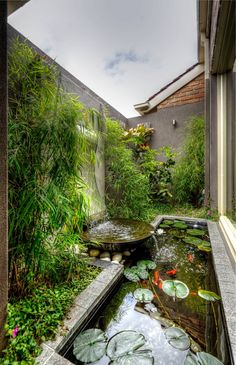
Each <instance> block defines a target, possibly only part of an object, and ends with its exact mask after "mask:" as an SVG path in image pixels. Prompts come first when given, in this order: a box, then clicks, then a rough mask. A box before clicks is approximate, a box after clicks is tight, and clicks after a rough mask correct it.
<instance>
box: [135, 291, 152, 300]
mask: <svg viewBox="0 0 236 365" xmlns="http://www.w3.org/2000/svg"><path fill="white" fill-rule="evenodd" d="M134 298H135V299H136V300H137V301H138V302H141V303H150V302H151V301H152V300H153V298H154V295H153V292H152V291H151V290H149V289H143V288H139V289H136V290H135V292H134Z"/></svg>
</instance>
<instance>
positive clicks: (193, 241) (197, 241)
mask: <svg viewBox="0 0 236 365" xmlns="http://www.w3.org/2000/svg"><path fill="white" fill-rule="evenodd" d="M183 241H184V242H185V243H188V244H189V245H194V246H198V245H201V244H202V242H206V241H203V240H201V239H200V238H197V237H193V236H189V237H188V236H187V237H185V238H184V239H183Z"/></svg>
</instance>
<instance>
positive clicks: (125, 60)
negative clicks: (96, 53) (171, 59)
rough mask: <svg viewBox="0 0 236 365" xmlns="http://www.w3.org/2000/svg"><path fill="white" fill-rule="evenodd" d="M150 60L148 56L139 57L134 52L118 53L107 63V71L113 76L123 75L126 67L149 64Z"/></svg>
mask: <svg viewBox="0 0 236 365" xmlns="http://www.w3.org/2000/svg"><path fill="white" fill-rule="evenodd" d="M147 62H149V58H148V56H147V55H139V54H138V53H136V52H135V51H134V50H129V51H123V52H116V53H115V54H114V56H113V57H111V58H110V59H109V60H107V61H106V63H105V67H104V68H105V71H106V72H107V73H108V74H109V75H111V76H116V75H123V74H124V73H125V66H126V65H127V64H130V63H138V64H140V63H147Z"/></svg>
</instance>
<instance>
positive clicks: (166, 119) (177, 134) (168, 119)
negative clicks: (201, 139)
mask: <svg viewBox="0 0 236 365" xmlns="http://www.w3.org/2000/svg"><path fill="white" fill-rule="evenodd" d="M195 115H201V116H203V115H204V103H203V102H199V103H195V104H185V105H178V106H174V107H171V108H164V109H160V110H159V111H157V112H155V113H151V114H148V115H144V116H140V117H135V118H130V119H128V127H129V128H133V127H135V126H136V125H137V124H139V123H150V124H151V127H152V128H155V133H154V134H153V136H152V140H151V148H156V149H157V148H160V147H162V146H166V145H168V146H171V147H172V148H173V149H174V151H176V152H180V151H181V146H182V144H183V141H184V138H185V126H186V123H187V122H188V121H189V120H190V119H191V117H193V116H195ZM173 119H175V120H176V127H174V126H173V124H172V121H173Z"/></svg>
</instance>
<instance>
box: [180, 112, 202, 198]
mask: <svg viewBox="0 0 236 365" xmlns="http://www.w3.org/2000/svg"><path fill="white" fill-rule="evenodd" d="M204 132H205V124H204V120H203V118H200V117H195V118H193V119H192V120H191V121H190V122H189V123H188V126H187V137H186V140H185V143H184V146H183V152H182V155H181V157H180V160H179V161H178V162H177V164H176V167H175V171H174V176H173V193H174V198H175V200H176V201H177V202H178V203H192V204H194V205H199V204H201V203H202V193H203V189H204V150H205V143H204V135H205V133H204Z"/></svg>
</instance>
